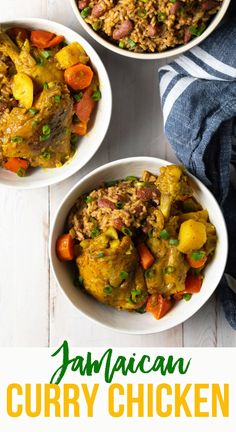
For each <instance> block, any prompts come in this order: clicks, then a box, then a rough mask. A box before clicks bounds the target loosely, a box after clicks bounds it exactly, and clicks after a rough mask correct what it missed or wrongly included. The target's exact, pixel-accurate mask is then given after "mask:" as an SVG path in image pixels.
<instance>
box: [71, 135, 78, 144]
mask: <svg viewBox="0 0 236 432" xmlns="http://www.w3.org/2000/svg"><path fill="white" fill-rule="evenodd" d="M70 142H71V144H73V145H75V144H77V142H78V135H76V134H71V137H70Z"/></svg>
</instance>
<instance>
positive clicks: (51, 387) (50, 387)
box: [44, 384, 61, 417]
mask: <svg viewBox="0 0 236 432" xmlns="http://www.w3.org/2000/svg"><path fill="white" fill-rule="evenodd" d="M52 391H53V393H54V394H51V393H52ZM60 393H61V391H60V387H59V386H58V385H57V384H45V399H44V404H45V406H44V413H45V414H44V415H45V417H50V415H51V405H52V406H54V409H55V417H60V415H61V409H60V402H59V399H60Z"/></svg>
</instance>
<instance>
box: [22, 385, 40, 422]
mask: <svg viewBox="0 0 236 432" xmlns="http://www.w3.org/2000/svg"><path fill="white" fill-rule="evenodd" d="M41 398H42V394H41V384H36V394H35V410H32V407H31V405H32V394H31V384H26V385H25V412H26V414H27V416H29V417H38V416H39V415H40V414H41V409H42V402H41Z"/></svg>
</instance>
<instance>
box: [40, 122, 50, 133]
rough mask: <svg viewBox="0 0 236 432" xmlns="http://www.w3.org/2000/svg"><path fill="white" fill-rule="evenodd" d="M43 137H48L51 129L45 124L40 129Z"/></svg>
mask: <svg viewBox="0 0 236 432" xmlns="http://www.w3.org/2000/svg"><path fill="white" fill-rule="evenodd" d="M42 132H43V135H50V133H51V128H50V126H49V125H48V124H45V125H44V126H43V128H42Z"/></svg>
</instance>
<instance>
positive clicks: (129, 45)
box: [79, 0, 223, 53]
mask: <svg viewBox="0 0 236 432" xmlns="http://www.w3.org/2000/svg"><path fill="white" fill-rule="evenodd" d="M222 1H223V0H181V1H180V0H156V1H155V0H90V1H89V0H82V1H81V2H80V1H79V8H80V9H81V8H82V7H83V9H82V10H81V16H82V17H83V18H84V19H85V21H86V22H87V23H88V24H90V25H91V26H92V27H93V29H94V30H95V31H97V32H98V33H99V34H100V35H101V36H102V37H104V38H105V39H108V40H109V41H110V42H112V43H114V44H117V45H118V46H119V47H120V48H123V49H127V50H129V51H134V52H140V53H142V52H149V53H154V52H162V51H165V50H167V49H169V48H173V47H175V46H178V45H183V44H186V43H188V42H189V40H190V39H192V38H193V37H195V36H199V35H200V34H201V33H202V32H203V31H204V30H205V28H206V26H207V24H208V23H209V21H210V19H211V18H212V16H213V15H214V14H216V13H217V12H218V10H219V9H220V7H221V4H222ZM85 4H86V7H84V6H85ZM94 8H95V9H94ZM99 8H100V12H99ZM84 11H85V12H84ZM124 23H126V27H127V29H128V28H129V31H128V34H126V35H125V34H124V31H123V33H122V31H121V30H120V29H121V28H122V26H123V27H124V26H125V24H124ZM127 23H128V24H127ZM114 32H116V33H114ZM117 32H118V33H117ZM119 32H120V35H121V36H120V37H118V36H119Z"/></svg>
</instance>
